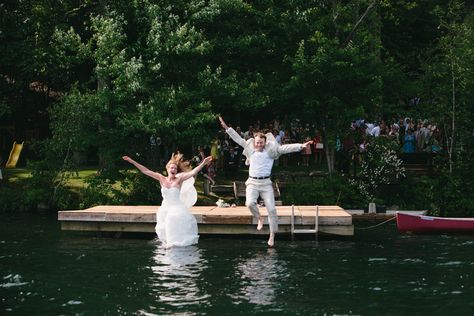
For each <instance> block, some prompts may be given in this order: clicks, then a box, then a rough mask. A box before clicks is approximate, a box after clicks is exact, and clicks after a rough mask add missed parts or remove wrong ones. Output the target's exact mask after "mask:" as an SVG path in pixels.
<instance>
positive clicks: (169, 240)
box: [155, 178, 199, 248]
mask: <svg viewBox="0 0 474 316" xmlns="http://www.w3.org/2000/svg"><path fill="white" fill-rule="evenodd" d="M191 179H192V178H191ZM189 185H190V183H189V182H188V180H187V181H185V182H184V183H183V185H182V187H181V189H180V188H178V187H171V188H162V189H161V193H162V194H163V202H162V203H161V207H160V208H159V210H158V212H157V214H156V227H155V230H156V234H157V235H158V238H159V239H160V240H161V241H162V242H163V244H164V245H165V247H167V248H169V247H173V246H189V245H193V244H196V243H197V242H198V239H199V235H198V227H197V222H196V218H195V217H194V215H192V214H191V213H190V212H189V210H188V209H189V208H190V207H191V206H192V205H193V204H194V203H195V202H196V199H197V193H195V192H196V189H195V188H194V179H193V181H192V184H191V187H190V186H189ZM193 191H194V192H193ZM189 204H190V205H189Z"/></svg>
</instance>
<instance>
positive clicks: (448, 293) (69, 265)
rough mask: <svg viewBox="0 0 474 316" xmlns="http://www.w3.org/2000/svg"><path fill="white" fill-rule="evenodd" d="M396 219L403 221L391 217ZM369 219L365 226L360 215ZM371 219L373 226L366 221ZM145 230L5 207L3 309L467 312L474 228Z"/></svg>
mask: <svg viewBox="0 0 474 316" xmlns="http://www.w3.org/2000/svg"><path fill="white" fill-rule="evenodd" d="M392 223H393V222H392ZM360 225H361V226H364V225H365V224H364V223H362V224H360ZM367 225H369V224H367ZM152 238H153V237H152V236H150V237H149V238H146V237H143V236H142V237H141V238H137V237H133V236H132V237H131V236H128V237H127V236H126V237H122V238H120V239H114V238H97V237H95V235H94V234H82V233H74V232H62V231H60V229H59V224H58V222H57V221H56V219H55V217H52V216H50V215H29V214H23V215H22V216H12V215H3V218H2V222H1V223H0V299H1V301H0V315H205V314H207V315H249V314H275V313H279V314H282V315H408V314H410V315H414V314H415V315H416V314H418V315H429V314H435V315H447V314H451V315H466V314H468V313H469V314H470V313H471V312H472V311H473V310H474V300H473V297H474V236H444V235H441V236H439V235H431V236H430V235H428V236H427V235H424V236H416V235H400V234H398V232H397V231H396V227H395V226H394V225H393V224H386V225H383V226H380V227H377V228H375V229H372V230H356V236H355V237H354V238H348V239H339V240H330V239H329V240H321V239H320V240H319V241H316V240H311V239H310V240H308V239H306V240H296V241H291V240H288V239H287V240H282V238H281V237H279V236H277V242H276V247H275V248H274V249H268V248H267V247H266V243H265V242H266V240H265V239H263V238H262V239H255V238H254V239H248V238H238V237H235V238H216V237H212V238H211V237H202V238H201V240H200V242H199V245H197V246H192V247H185V248H175V249H169V250H165V249H163V248H161V247H160V246H159V243H158V242H157V241H155V240H153V239H152Z"/></svg>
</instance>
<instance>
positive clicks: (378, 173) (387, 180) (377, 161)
mask: <svg viewBox="0 0 474 316" xmlns="http://www.w3.org/2000/svg"><path fill="white" fill-rule="evenodd" d="M396 146H397V145H396V144H394V142H393V141H392V140H390V139H386V138H384V137H378V138H372V139H371V140H370V142H369V144H368V145H367V151H366V154H365V155H364V156H363V159H362V162H361V164H360V170H359V173H358V174H357V175H356V177H355V179H350V183H351V184H352V185H353V186H354V187H355V188H356V189H357V190H358V191H359V192H360V194H361V195H362V196H363V197H364V198H365V199H366V202H367V203H369V202H374V201H375V199H376V198H377V197H379V196H380V188H381V186H386V185H389V184H393V183H397V182H399V181H400V180H401V179H402V178H404V177H405V168H404V167H403V166H402V161H401V160H400V159H399V158H398V156H397V150H396Z"/></svg>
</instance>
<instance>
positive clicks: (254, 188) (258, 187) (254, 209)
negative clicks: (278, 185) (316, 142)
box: [219, 116, 312, 247]
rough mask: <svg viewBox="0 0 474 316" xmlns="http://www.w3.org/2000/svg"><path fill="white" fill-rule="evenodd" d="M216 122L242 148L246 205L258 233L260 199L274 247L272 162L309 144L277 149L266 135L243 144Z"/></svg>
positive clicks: (274, 209)
mask: <svg viewBox="0 0 474 316" xmlns="http://www.w3.org/2000/svg"><path fill="white" fill-rule="evenodd" d="M219 120H220V122H221V125H222V127H223V128H224V129H225V131H226V132H227V134H229V136H230V138H232V140H233V141H234V142H236V143H237V144H239V145H240V146H242V147H243V148H244V150H243V154H244V155H245V157H246V158H247V159H246V161H245V164H246V165H248V166H249V178H248V179H247V181H246V182H245V185H246V190H245V195H246V201H245V205H246V206H247V207H248V208H249V210H250V212H251V213H252V215H253V216H254V217H255V218H257V220H258V224H257V230H261V229H262V228H263V218H262V217H261V215H260V211H259V210H258V206H257V199H258V197H259V196H260V197H261V198H262V199H263V201H264V202H265V206H266V208H267V211H268V223H269V225H270V237H269V238H268V242H267V243H268V246H270V247H273V245H274V243H275V233H276V232H277V231H278V217H277V213H276V208H275V196H274V193H273V186H272V181H271V180H270V176H271V171H272V167H273V161H274V160H276V159H278V158H279V157H280V156H281V155H283V154H288V153H292V152H296V151H300V150H302V149H303V148H305V147H306V146H309V144H311V143H312V141H309V142H306V143H304V144H289V145H280V144H278V143H277V142H276V141H275V138H274V137H273V135H272V134H271V133H268V134H266V135H265V134H263V133H255V134H254V138H250V139H247V140H244V139H243V138H242V137H241V136H240V135H239V134H238V133H237V132H236V131H235V130H234V129H233V128H231V127H228V126H227V124H226V123H225V122H224V119H223V118H222V117H220V116H219Z"/></svg>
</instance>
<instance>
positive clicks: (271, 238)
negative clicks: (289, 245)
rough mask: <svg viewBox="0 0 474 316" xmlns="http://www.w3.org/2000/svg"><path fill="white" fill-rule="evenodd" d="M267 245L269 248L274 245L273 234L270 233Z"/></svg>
mask: <svg viewBox="0 0 474 316" xmlns="http://www.w3.org/2000/svg"><path fill="white" fill-rule="evenodd" d="M267 244H268V246H269V247H273V245H274V244H275V234H274V233H270V237H268V241H267Z"/></svg>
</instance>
